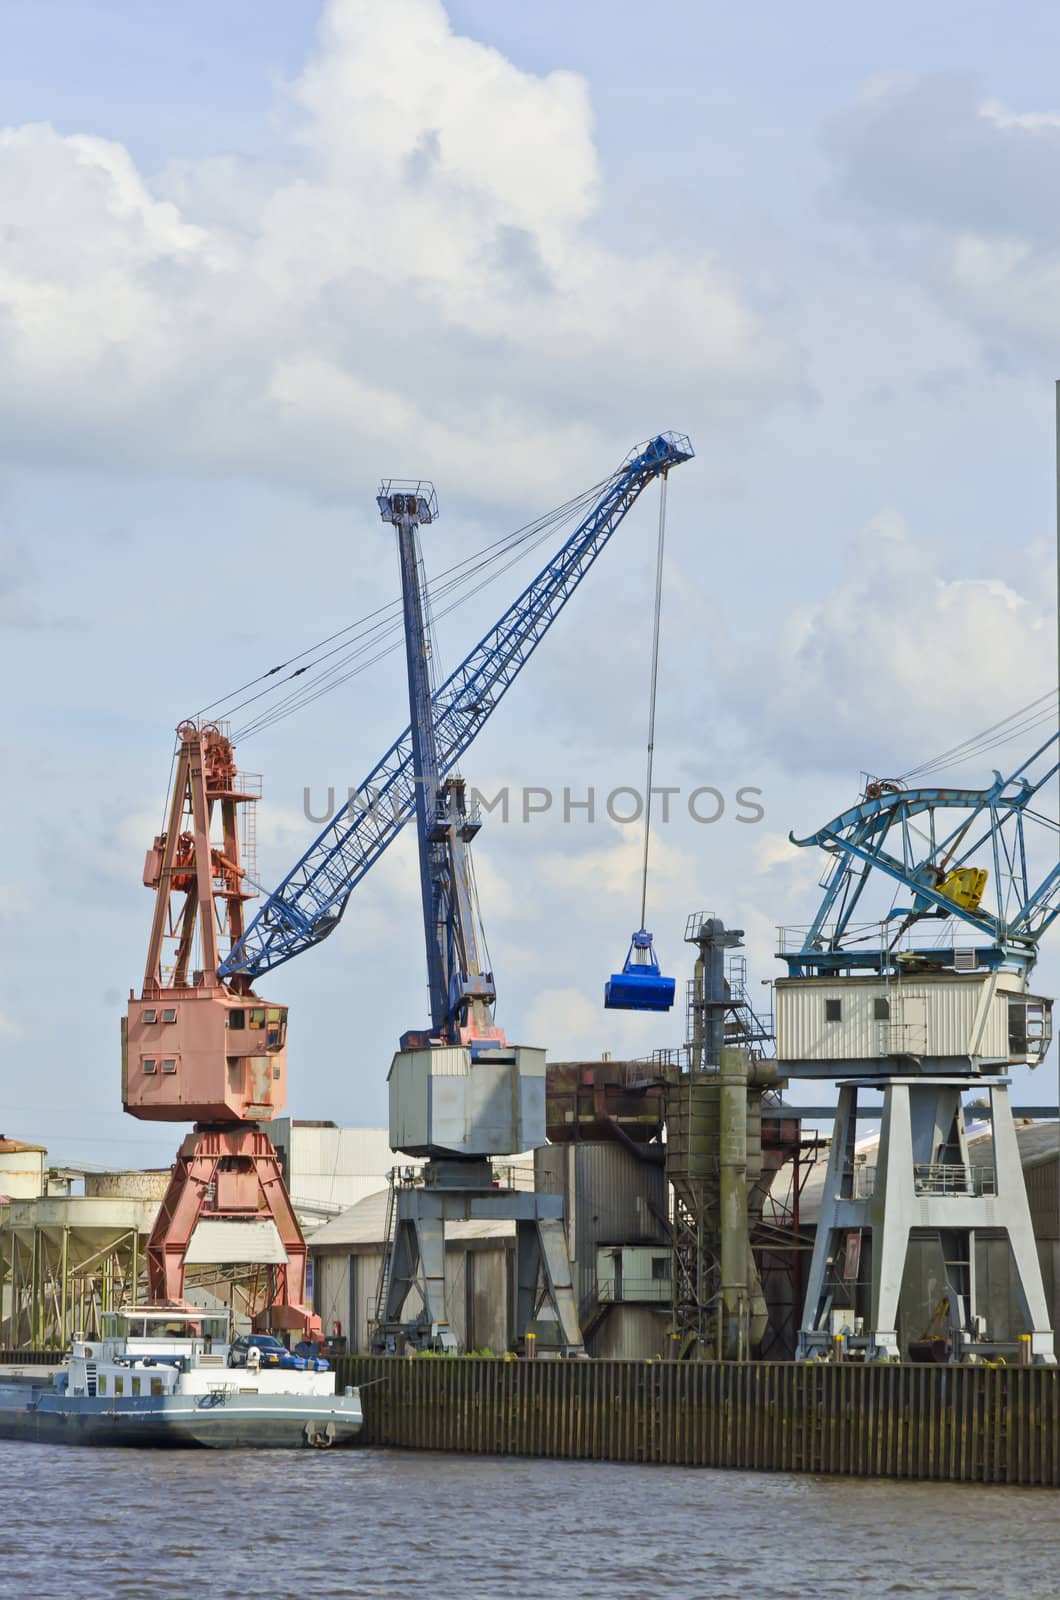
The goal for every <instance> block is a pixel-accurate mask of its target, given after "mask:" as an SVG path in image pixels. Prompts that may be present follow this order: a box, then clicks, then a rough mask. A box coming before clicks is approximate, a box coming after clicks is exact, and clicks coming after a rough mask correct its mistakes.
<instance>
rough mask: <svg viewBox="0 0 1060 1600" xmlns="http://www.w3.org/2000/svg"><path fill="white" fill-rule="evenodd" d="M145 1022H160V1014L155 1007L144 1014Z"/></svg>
mask: <svg viewBox="0 0 1060 1600" xmlns="http://www.w3.org/2000/svg"><path fill="white" fill-rule="evenodd" d="M143 1020H144V1022H157V1021H158V1012H157V1011H156V1010H155V1009H154V1007H153V1006H152V1007H151V1009H150V1010H149V1011H145V1012H144V1014H143Z"/></svg>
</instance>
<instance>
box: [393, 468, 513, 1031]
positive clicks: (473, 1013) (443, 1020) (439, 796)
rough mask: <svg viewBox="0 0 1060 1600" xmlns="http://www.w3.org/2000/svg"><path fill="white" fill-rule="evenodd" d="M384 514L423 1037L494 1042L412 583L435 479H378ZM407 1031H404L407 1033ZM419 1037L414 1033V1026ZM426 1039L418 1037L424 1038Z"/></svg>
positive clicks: (490, 995) (469, 823) (431, 518)
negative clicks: (420, 932) (392, 563)
mask: <svg viewBox="0 0 1060 1600" xmlns="http://www.w3.org/2000/svg"><path fill="white" fill-rule="evenodd" d="M376 503H377V505H378V506H379V511H380V514H381V516H382V518H383V521H384V522H389V523H391V524H392V525H393V526H394V528H395V530H396V532H397V540H398V557H399V562H400V566H401V601H402V610H403V614H404V622H405V658H406V665H407V669H408V685H409V729H410V736H411V742H412V764H413V773H414V778H415V788H416V831H417V835H418V841H419V860H420V892H421V896H422V901H423V929H424V936H425V940H426V945H427V984H428V989H429V991H430V1002H431V1029H430V1035H428V1038H429V1037H434V1038H436V1039H440V1040H443V1041H445V1042H446V1043H451V1044H465V1043H466V1044H470V1045H471V1046H472V1048H473V1049H474V1048H475V1047H476V1046H477V1045H481V1044H483V1043H485V1042H489V1043H491V1044H503V1043H504V1035H503V1033H502V1032H501V1031H500V1029H499V1028H497V1027H495V1026H494V1024H493V1021H492V1018H491V1015H490V1008H491V1006H492V1005H493V1003H494V1001H495V1000H496V993H495V990H494V987H493V980H492V977H491V976H490V975H489V974H486V973H483V972H482V971H481V969H480V967H479V957H478V948H477V944H478V941H477V939H476V935H475V908H474V904H473V896H472V890H471V869H470V863H469V860H468V845H469V844H470V842H471V840H472V839H473V838H474V836H475V834H476V833H477V832H478V830H479V820H478V817H477V815H475V814H474V813H473V812H469V811H468V805H467V785H466V784H465V783H464V781H463V779H461V778H448V779H445V780H444V781H443V780H442V778H441V777H440V772H439V762H438V745H437V739H436V736H435V726H434V706H433V698H432V691H431V672H430V661H431V640H430V635H429V632H428V627H427V617H426V605H425V597H424V593H423V587H422V585H421V583H420V570H421V561H420V554H419V547H418V537H417V530H418V529H419V528H420V527H421V526H429V525H431V524H433V523H434V522H435V521H437V518H438V497H437V495H436V494H435V492H434V486H433V484H430V483H425V482H423V481H422V480H421V481H419V482H416V483H397V482H396V481H395V480H388V481H387V482H385V483H382V484H380V487H379V494H378V496H377V498H376ZM406 1037H407V1038H409V1039H411V1038H412V1037H413V1035H411V1034H410V1035H407V1036H406ZM417 1037H418V1035H417ZM424 1042H425V1043H426V1042H427V1040H426V1039H425V1040H424Z"/></svg>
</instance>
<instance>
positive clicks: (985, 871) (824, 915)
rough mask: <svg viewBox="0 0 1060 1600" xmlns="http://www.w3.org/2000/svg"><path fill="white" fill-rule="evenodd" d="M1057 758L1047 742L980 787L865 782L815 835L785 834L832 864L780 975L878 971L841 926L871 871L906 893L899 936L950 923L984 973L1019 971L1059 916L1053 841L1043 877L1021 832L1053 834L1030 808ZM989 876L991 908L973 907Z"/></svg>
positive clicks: (848, 927) (1059, 875) (979, 903)
mask: <svg viewBox="0 0 1060 1600" xmlns="http://www.w3.org/2000/svg"><path fill="white" fill-rule="evenodd" d="M1058 751H1060V735H1058V734H1052V735H1051V736H1050V737H1049V738H1048V739H1047V740H1046V741H1045V742H1044V743H1043V744H1042V745H1040V746H1039V748H1038V749H1036V750H1035V751H1033V752H1032V754H1031V755H1030V756H1028V757H1027V758H1026V759H1025V760H1024V761H1022V762H1021V763H1020V765H1019V766H1018V767H1017V768H1016V770H1015V771H1014V772H1012V773H1010V774H1009V775H1008V776H1003V775H1002V774H1001V773H1000V772H995V773H994V781H993V783H992V784H990V785H989V786H988V787H986V788H983V789H956V788H918V789H904V788H902V787H901V785H900V784H897V783H895V782H892V781H889V780H885V781H884V782H882V783H880V782H873V783H870V784H869V786H868V788H867V789H866V792H865V794H864V796H863V797H862V799H861V800H860V801H859V802H858V804H857V805H854V806H851V807H850V808H849V809H848V810H846V811H843V812H841V813H840V815H839V816H837V817H833V818H832V820H831V821H830V822H827V823H825V825H824V827H822V828H819V829H817V831H816V832H815V833H812V834H809V835H808V836H807V837H806V838H802V839H798V838H796V837H795V835H794V834H791V835H790V838H791V842H792V843H793V844H796V845H800V846H809V845H817V846H819V847H820V848H821V849H823V850H825V851H826V852H827V853H828V854H829V855H831V856H832V857H833V858H834V864H833V866H832V869H831V871H830V872H829V874H828V876H827V879H826V880H825V882H824V885H823V887H824V890H825V893H824V898H823V900H822V902H821V904H820V906H819V908H818V911H817V915H816V916H815V918H814V920H813V922H812V924H811V925H810V927H809V929H808V930H807V931H806V933H805V936H804V938H803V942H802V947H801V949H799V950H797V951H791V952H788V953H787V954H785V955H784V957H783V959H784V960H786V961H787V963H788V967H789V970H790V971H791V973H792V975H793V976H806V975H809V974H811V973H816V972H825V971H838V970H840V969H843V968H849V967H852V966H874V965H877V964H878V963H879V961H880V960H881V952H880V951H879V950H874V949H870V948H869V946H868V944H866V943H865V942H864V939H863V930H861V929H858V928H856V926H855V924H854V922H853V920H852V919H853V914H854V911H855V909H856V908H857V906H858V904H859V901H860V900H861V897H862V893H863V891H864V890H865V888H866V886H867V884H868V883H869V881H870V879H871V875H872V873H873V871H878V872H880V873H882V874H883V875H884V876H885V877H887V878H889V879H891V880H892V882H894V883H897V884H898V885H899V887H900V888H903V889H905V890H907V891H909V893H910V896H911V898H910V901H909V903H908V904H903V905H901V906H899V907H897V908H896V909H892V911H891V912H890V913H889V914H888V919H887V920H889V921H892V922H893V923H894V924H895V925H897V923H898V922H901V923H902V925H903V927H907V926H909V925H910V924H911V923H913V922H914V921H922V920H923V919H925V918H928V917H940V918H948V917H955V918H956V919H957V920H958V921H959V922H963V923H965V924H967V925H969V926H970V927H971V928H973V929H974V930H975V931H976V933H977V934H979V935H980V938H981V946H979V947H977V950H978V955H979V958H980V959H981V960H982V961H984V962H985V963H986V964H987V965H1001V964H1006V965H1010V966H1013V967H1015V968H1017V969H1018V970H1019V971H1022V972H1024V973H1029V972H1030V970H1031V969H1032V968H1033V966H1034V964H1035V961H1036V959H1037V953H1038V943H1039V941H1040V940H1041V938H1042V935H1043V934H1044V933H1045V932H1046V930H1047V929H1048V928H1049V927H1051V926H1052V924H1053V922H1054V921H1055V920H1056V918H1057V917H1058V916H1060V866H1057V864H1056V861H1055V844H1054V845H1053V847H1052V849H1051V851H1050V852H1049V855H1048V865H1047V866H1045V867H1044V870H1043V867H1042V864H1041V860H1040V856H1041V852H1040V851H1039V852H1032V850H1031V839H1030V836H1029V830H1028V827H1027V823H1028V821H1030V822H1033V823H1035V824H1036V825H1038V826H1039V827H1044V828H1045V829H1047V830H1048V831H1050V832H1053V833H1055V832H1057V831H1058V830H1057V824H1056V823H1055V822H1053V821H1051V820H1050V819H1049V818H1047V817H1045V816H1043V815H1042V814H1040V813H1039V812H1038V811H1036V810H1035V808H1034V806H1033V805H1032V801H1033V800H1034V798H1035V796H1036V795H1038V794H1040V793H1041V792H1042V791H1043V790H1048V788H1049V786H1050V785H1051V784H1052V783H1053V782H1054V781H1055V779H1056V776H1057V773H1058V772H1060V760H1058ZM914 819H915V820H914ZM984 861H986V862H988V863H989V868H986V867H983V866H982V865H981V863H982V862H984ZM1036 868H1037V870H1036ZM1039 874H1041V875H1040V876H1039ZM990 877H992V879H993V888H992V903H990V902H989V901H987V900H986V899H984V890H985V888H986V885H987V880H988V878H990ZM859 944H860V945H861V947H860V948H857V947H858V946H859Z"/></svg>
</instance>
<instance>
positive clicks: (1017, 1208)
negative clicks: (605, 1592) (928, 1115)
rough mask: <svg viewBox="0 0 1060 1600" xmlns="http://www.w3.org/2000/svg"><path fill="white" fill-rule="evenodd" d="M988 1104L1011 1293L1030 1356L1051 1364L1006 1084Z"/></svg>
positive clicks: (1049, 1335)
mask: <svg viewBox="0 0 1060 1600" xmlns="http://www.w3.org/2000/svg"><path fill="white" fill-rule="evenodd" d="M990 1108H991V1125H992V1127H993V1130H994V1174H995V1178H996V1182H997V1198H998V1203H999V1205H1000V1206H1001V1207H1003V1210H1004V1215H1005V1223H1006V1230H1007V1232H1008V1241H1009V1248H1010V1249H1011V1251H1012V1264H1013V1266H1014V1268H1015V1270H1016V1296H1017V1299H1018V1300H1019V1303H1020V1310H1021V1311H1022V1313H1023V1316H1024V1320H1025V1321H1026V1323H1027V1328H1028V1331H1029V1333H1030V1336H1031V1357H1032V1359H1033V1360H1035V1361H1042V1362H1048V1363H1050V1364H1051V1363H1052V1362H1054V1361H1055V1360H1056V1345H1055V1339H1054V1336H1053V1329H1052V1327H1051V1326H1050V1318H1049V1308H1048V1306H1047V1305H1046V1301H1045V1286H1044V1284H1043V1283H1042V1266H1041V1262H1040V1261H1039V1259H1038V1249H1037V1246H1036V1244H1035V1242H1034V1227H1033V1224H1032V1223H1031V1208H1030V1204H1029V1202H1028V1200H1027V1185H1026V1183H1025V1181H1024V1177H1023V1163H1022V1162H1021V1161H1020V1152H1019V1142H1018V1140H1017V1138H1016V1128H1015V1124H1014V1123H1013V1121H1012V1107H1011V1105H1010V1103H1009V1097H1008V1085H1007V1084H997V1085H996V1086H993V1087H991V1090H990Z"/></svg>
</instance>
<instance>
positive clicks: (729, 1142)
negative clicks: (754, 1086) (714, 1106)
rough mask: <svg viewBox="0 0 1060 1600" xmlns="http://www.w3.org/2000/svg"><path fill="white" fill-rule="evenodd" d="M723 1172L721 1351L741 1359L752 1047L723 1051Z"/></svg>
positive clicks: (720, 1086) (744, 1335)
mask: <svg viewBox="0 0 1060 1600" xmlns="http://www.w3.org/2000/svg"><path fill="white" fill-rule="evenodd" d="M720 1056H721V1060H720V1071H719V1077H718V1089H719V1106H718V1111H719V1124H720V1126H719V1139H718V1144H719V1151H718V1154H719V1163H718V1165H719V1172H720V1180H721V1193H720V1197H719V1198H720V1204H719V1212H720V1231H721V1357H722V1360H723V1361H740V1360H743V1359H744V1358H745V1356H746V1354H747V1350H746V1344H747V1331H748V1330H747V1321H748V1282H747V1279H748V1267H749V1265H750V1254H751V1250H750V1243H749V1240H748V1233H747V1071H748V1055H747V1051H746V1050H741V1049H737V1048H736V1047H735V1046H726V1047H725V1048H724V1049H723V1050H722V1051H721V1052H720Z"/></svg>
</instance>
